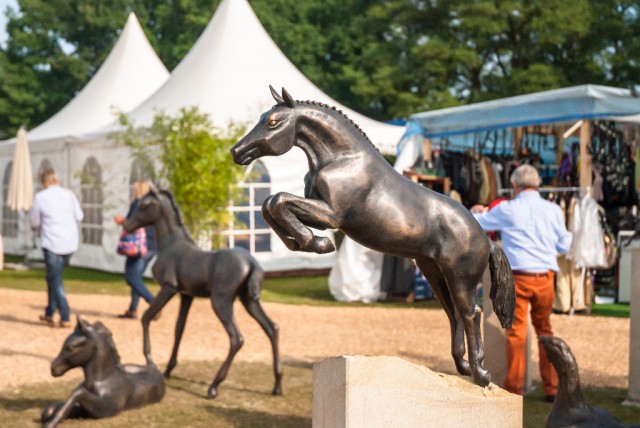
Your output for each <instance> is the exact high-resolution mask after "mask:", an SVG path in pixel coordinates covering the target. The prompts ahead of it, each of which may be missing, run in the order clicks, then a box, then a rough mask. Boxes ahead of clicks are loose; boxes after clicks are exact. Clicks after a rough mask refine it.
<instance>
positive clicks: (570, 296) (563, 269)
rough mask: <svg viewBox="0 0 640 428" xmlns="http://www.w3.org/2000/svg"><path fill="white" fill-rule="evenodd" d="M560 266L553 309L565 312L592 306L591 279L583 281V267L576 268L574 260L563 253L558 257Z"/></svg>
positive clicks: (582, 309)
mask: <svg viewBox="0 0 640 428" xmlns="http://www.w3.org/2000/svg"><path fill="white" fill-rule="evenodd" d="M558 267H559V268H560V270H559V271H558V274H557V275H556V297H555V300H554V301H553V309H554V310H555V311H558V312H563V313H568V312H570V311H571V309H573V310H575V311H584V310H587V309H588V308H589V307H590V306H591V294H592V293H591V281H587V280H586V281H583V280H582V269H578V268H576V267H575V266H574V264H573V262H572V261H571V260H568V259H567V258H566V257H565V256H563V255H562V256H559V257H558ZM581 285H582V289H580V286H581Z"/></svg>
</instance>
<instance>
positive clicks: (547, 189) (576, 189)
mask: <svg viewBox="0 0 640 428" xmlns="http://www.w3.org/2000/svg"><path fill="white" fill-rule="evenodd" d="M584 189H589V188H588V187H582V186H573V187H540V188H539V189H538V192H541V193H551V192H557V193H564V192H579V191H582V190H584ZM498 193H500V194H512V193H513V189H500V190H499V191H498Z"/></svg>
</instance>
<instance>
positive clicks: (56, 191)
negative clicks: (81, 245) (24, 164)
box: [29, 168, 84, 327]
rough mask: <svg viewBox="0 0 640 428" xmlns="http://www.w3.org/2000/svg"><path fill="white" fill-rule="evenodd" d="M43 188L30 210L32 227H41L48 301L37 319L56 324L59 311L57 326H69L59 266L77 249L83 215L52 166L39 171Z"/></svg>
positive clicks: (67, 306) (74, 197) (65, 262)
mask: <svg viewBox="0 0 640 428" xmlns="http://www.w3.org/2000/svg"><path fill="white" fill-rule="evenodd" d="M40 182H41V183H42V187H43V190H41V191H39V192H38V193H36V196H35V198H34V201H33V207H32V208H31V212H30V213H29V219H30V220H31V227H33V228H34V229H37V228H39V229H40V245H41V247H42V250H43V252H44V262H45V266H46V280H47V292H48V302H47V307H46V309H45V313H44V315H41V316H40V320H41V321H44V322H46V323H47V324H48V325H49V326H51V327H55V325H56V324H55V323H54V321H53V315H54V313H55V312H56V310H57V311H58V312H60V323H59V324H58V325H59V326H60V327H71V322H70V320H69V315H70V314H69V304H68V303H67V296H66V294H65V291H64V285H63V283H62V269H63V267H64V266H65V265H67V264H69V259H70V258H71V255H72V254H73V253H74V252H75V251H76V250H77V249H78V223H79V222H81V221H82V219H83V217H84V215H83V213H82V210H81V209H80V204H79V203H78V199H77V198H76V195H74V194H73V192H72V191H71V190H68V189H65V188H63V187H61V186H60V182H59V181H58V177H57V176H56V173H55V171H54V170H53V169H50V168H47V169H45V170H44V171H43V172H42V173H41V174H40Z"/></svg>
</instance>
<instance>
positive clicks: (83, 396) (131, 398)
mask: <svg viewBox="0 0 640 428" xmlns="http://www.w3.org/2000/svg"><path fill="white" fill-rule="evenodd" d="M74 367H82V370H83V371H84V377H85V380H84V382H82V383H81V384H80V385H78V386H77V387H76V388H75V389H74V390H73V392H72V393H71V395H70V396H69V398H67V399H66V400H65V401H61V402H59V403H56V404H53V405H51V406H49V407H47V408H46V409H44V411H43V412H42V423H43V426H44V427H47V428H50V427H55V426H56V425H57V424H58V423H60V422H61V421H62V420H63V419H67V418H107V417H110V416H114V415H116V414H118V413H119V412H121V411H122V410H127V409H133V408H135V407H142V406H145V405H147V404H151V403H157V402H158V401H160V400H161V399H162V397H163V396H164V380H163V379H162V374H161V373H160V372H159V371H158V369H156V368H155V367H154V366H136V365H122V364H121V363H120V357H119V356H118V351H117V350H116V346H115V344H114V343H113V339H112V338H111V332H110V331H109V329H107V328H106V327H105V326H104V325H103V324H102V323H101V322H99V321H98V322H95V323H93V324H90V323H88V322H87V321H85V320H84V319H82V318H80V316H78V324H77V326H76V329H75V331H74V332H73V333H71V334H70V335H69V337H67V339H66V340H65V342H64V344H63V345H62V349H61V350H60V354H59V355H58V356H57V357H56V359H55V360H53V362H52V363H51V374H52V375H53V376H55V377H58V376H62V375H63V374H65V373H66V372H67V371H68V370H70V369H72V368H74Z"/></svg>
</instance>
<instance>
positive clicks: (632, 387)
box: [625, 247, 640, 405]
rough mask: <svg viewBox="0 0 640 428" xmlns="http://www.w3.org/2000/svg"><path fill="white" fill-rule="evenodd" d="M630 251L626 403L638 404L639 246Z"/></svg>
mask: <svg viewBox="0 0 640 428" xmlns="http://www.w3.org/2000/svg"><path fill="white" fill-rule="evenodd" d="M630 253H631V278H632V279H631V320H630V329H629V391H628V393H627V400H626V401H625V403H626V404H637V405H640V247H636V248H632V249H631V250H630Z"/></svg>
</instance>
